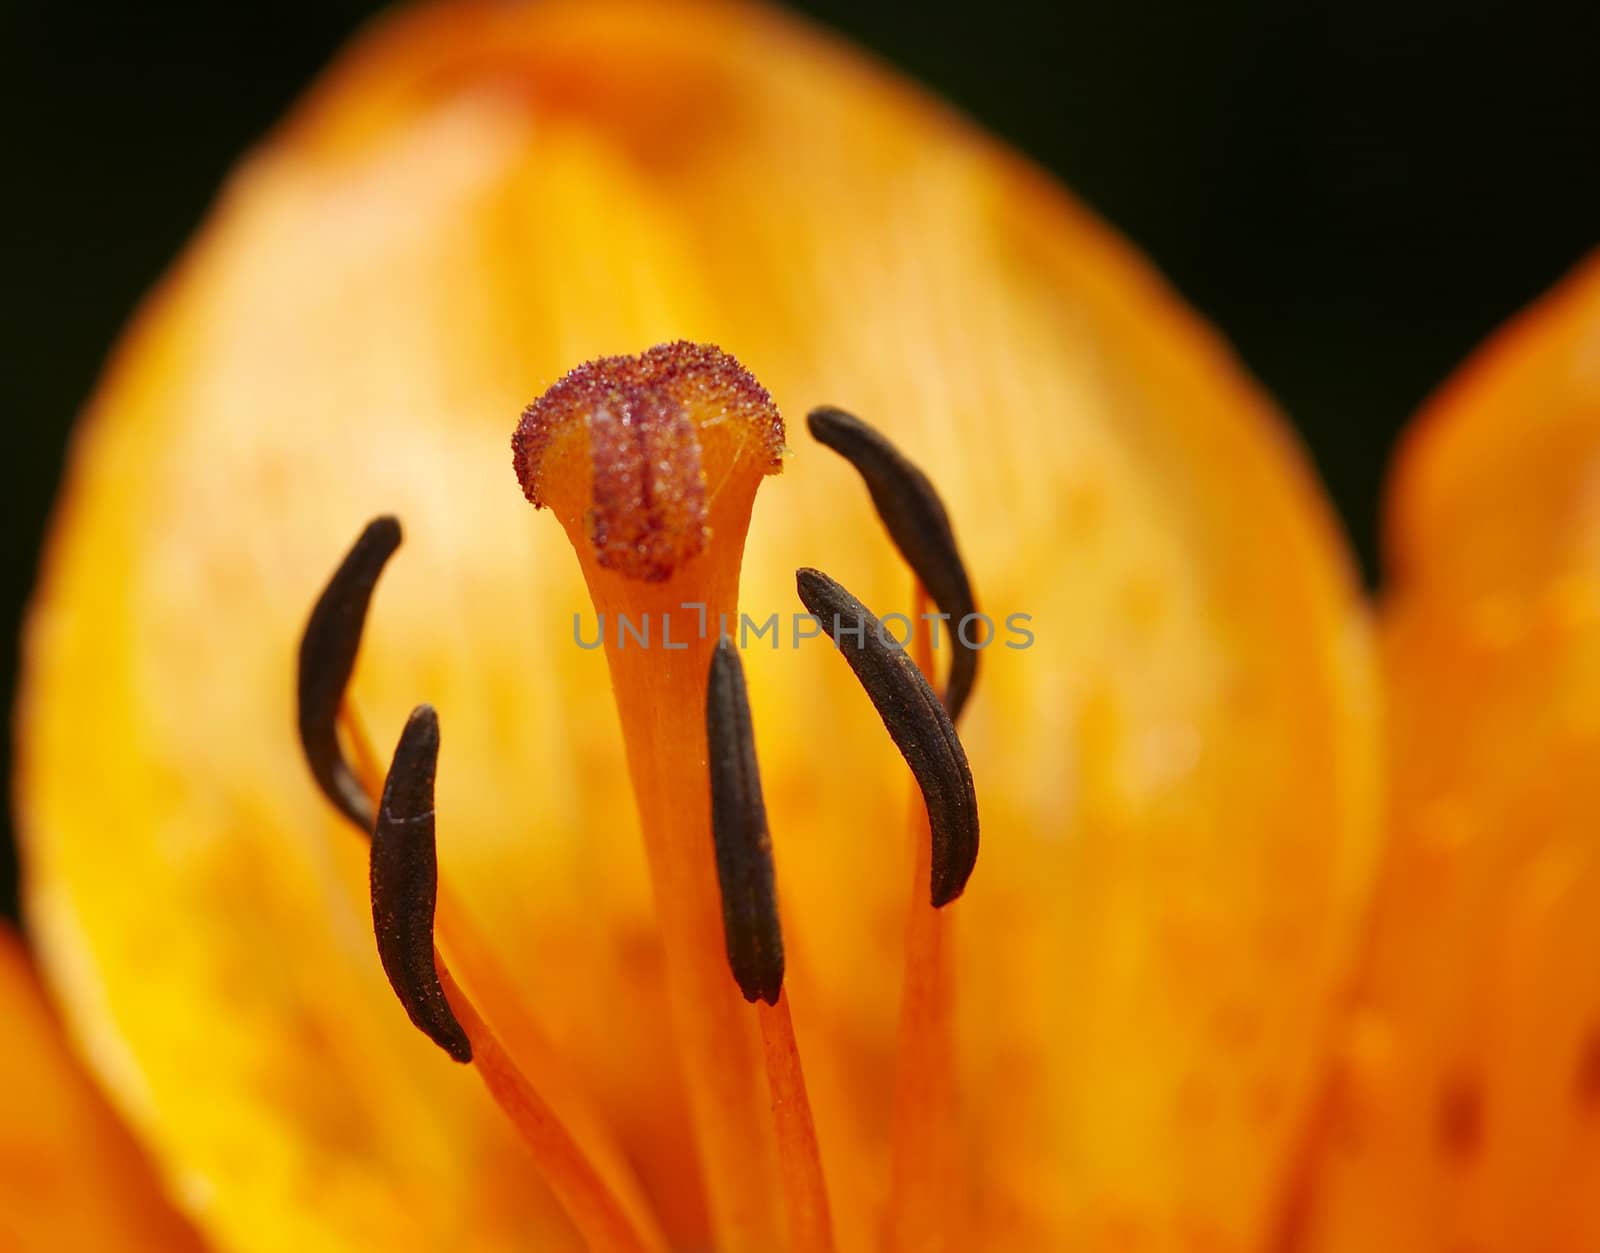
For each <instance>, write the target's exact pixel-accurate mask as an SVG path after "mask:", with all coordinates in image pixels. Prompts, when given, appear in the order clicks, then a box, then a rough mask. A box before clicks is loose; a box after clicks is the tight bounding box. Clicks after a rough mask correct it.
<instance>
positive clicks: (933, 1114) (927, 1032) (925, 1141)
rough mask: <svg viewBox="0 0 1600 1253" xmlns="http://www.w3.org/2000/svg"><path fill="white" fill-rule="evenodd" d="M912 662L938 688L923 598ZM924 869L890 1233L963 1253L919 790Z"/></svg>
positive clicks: (944, 949)
mask: <svg viewBox="0 0 1600 1253" xmlns="http://www.w3.org/2000/svg"><path fill="white" fill-rule="evenodd" d="M914 600H915V613H914V615H913V621H914V622H915V624H916V626H915V631H914V634H913V639H912V645H911V646H912V649H913V652H912V656H913V658H914V659H915V660H916V663H917V665H918V666H919V667H920V668H921V670H922V672H923V674H924V675H926V676H928V679H929V681H930V682H932V681H933V680H934V677H935V676H934V663H933V644H932V640H931V638H930V637H929V633H928V626H927V621H926V619H925V618H924V617H923V614H924V613H925V612H926V611H927V608H928V597H927V593H926V592H925V591H924V590H923V588H922V586H921V584H920V583H919V584H918V585H917V586H916V591H915V597H914ZM909 825H910V829H911V839H912V843H913V844H914V846H915V850H916V851H915V857H916V869H915V872H914V874H913V879H912V886H911V912H910V916H909V919H908V922H907V927H906V972H905V985H904V989H903V992H902V999H901V1005H900V1042H899V1052H898V1056H897V1062H896V1069H895V1090H894V1140H893V1175H892V1178H891V1183H890V1194H889V1232H890V1245H891V1247H892V1248H893V1249H896V1250H904V1251H905V1253H911V1251H913V1250H915V1251H916V1253H928V1251H929V1250H937V1249H945V1248H960V1247H961V1246H962V1238H961V1231H960V1224H959V1215H958V1214H957V1213H953V1212H952V1210H953V1209H954V1208H955V1206H956V1202H957V1199H958V1192H959V1185H960V1177H959V1174H958V1165H959V1160H958V1154H959V1142H958V1139H957V1134H956V1132H957V1128H956V1114H957V1109H956V1090H955V1031H954V1001H955V989H954V970H953V966H952V954H951V938H952V937H951V934H950V930H951V922H952V914H951V912H950V909H949V908H948V907H947V908H945V909H934V908H933V907H932V906H931V905H929V903H928V901H929V877H930V875H931V873H932V844H931V837H930V835H929V832H928V815H927V811H926V810H925V809H924V808H923V803H922V798H921V796H920V795H918V794H917V793H916V792H915V790H914V789H913V793H912V801H911V816H910V824H909Z"/></svg>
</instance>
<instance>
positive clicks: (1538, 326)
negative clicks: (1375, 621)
mask: <svg viewBox="0 0 1600 1253" xmlns="http://www.w3.org/2000/svg"><path fill="white" fill-rule="evenodd" d="M1597 441H1600V252H1597V253H1595V254H1594V255H1593V256H1591V257H1590V258H1589V259H1588V260H1587V261H1585V262H1584V263H1583V264H1582V265H1581V266H1579V267H1578V268H1577V269H1576V270H1575V271H1574V272H1573V273H1572V274H1571V275H1570V276H1569V277H1568V278H1567V279H1566V280H1565V281H1564V282H1563V283H1562V284H1561V285H1560V286H1559V287H1557V288H1556V289H1555V290H1554V291H1552V292H1551V293H1550V294H1549V295H1547V296H1546V297H1545V298H1544V299H1543V300H1541V301H1539V302H1538V303H1537V304H1535V305H1534V306H1533V307H1532V308H1530V309H1528V310H1527V311H1526V312H1524V313H1523V314H1522V315H1521V316H1520V317H1518V318H1517V319H1516V320H1515V321H1513V322H1512V323H1511V324H1510V325H1508V326H1507V327H1506V328H1505V329H1504V330H1502V331H1501V332H1500V333H1499V334H1497V335H1496V336H1495V337H1494V338H1493V339H1491V340H1490V341H1489V343H1488V344H1486V345H1485V346H1484V347H1483V348H1482V349H1481V350H1480V351H1479V352H1478V353H1477V354H1476V355H1475V356H1474V357H1473V358H1472V359H1471V360H1470V361H1469V362H1467V364H1466V365H1464V366H1463V367H1462V368H1461V369H1460V370H1459V371H1457V373H1456V375H1455V376H1454V377H1453V378H1452V379H1451V380H1450V381H1449V383H1448V384H1447V385H1446V386H1445V387H1444V388H1442V389H1441V390H1440V392H1439V394H1438V395H1437V396H1435V397H1434V398H1433V400H1432V401H1431V402H1430V403H1429V404H1428V406H1427V407H1426V408H1425V409H1424V410H1423V412H1422V413H1421V414H1420V415H1419V416H1418V418H1417V420H1416V422H1415V424H1414V425H1413V427H1412V429H1411V431H1410V432H1409V434H1408V437H1407V439H1406V441H1405V443H1404V445H1403V446H1402V449H1401V454H1400V457H1399V459H1398V462H1397V464H1396V466H1395V471H1394V480H1393V483H1392V484H1391V488H1390V492H1389V501H1388V514H1387V518H1386V520H1385V527H1384V531H1385V540H1386V548H1387V553H1386V556H1387V558H1388V565H1389V576H1390V578H1391V580H1392V581H1394V582H1396V583H1400V584H1408V583H1415V582H1427V583H1430V584H1432V583H1440V582H1448V583H1450V584H1451V585H1452V593H1453V594H1454V595H1457V596H1459V597H1461V598H1463V599H1465V598H1466V597H1467V596H1469V595H1470V594H1473V593H1484V592H1494V591H1501V590H1513V589H1514V590H1516V591H1518V592H1520V593H1536V592H1537V590H1538V589H1539V588H1540V587H1541V586H1543V585H1544V584H1545V583H1546V582H1548V580H1549V579H1550V578H1552V577H1553V576H1556V575H1560V574H1562V573H1564V572H1566V571H1569V570H1578V569H1592V568H1593V566H1594V564H1595V561H1596V558H1597V556H1600V491H1597V480H1596V474H1597V470H1596V467H1595V459H1594V447H1595V444H1596V442H1597Z"/></svg>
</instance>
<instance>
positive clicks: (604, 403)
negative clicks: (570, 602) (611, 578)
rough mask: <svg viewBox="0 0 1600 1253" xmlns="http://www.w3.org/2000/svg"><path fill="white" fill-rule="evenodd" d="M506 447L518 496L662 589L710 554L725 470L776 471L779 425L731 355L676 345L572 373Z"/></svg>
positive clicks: (606, 563) (604, 562) (614, 564)
mask: <svg viewBox="0 0 1600 1253" xmlns="http://www.w3.org/2000/svg"><path fill="white" fill-rule="evenodd" d="M511 447H512V453H513V460H514V464H515V467H516V472H517V479H518V481H519V482H520V483H521V484H522V491H523V494H524V495H525V496H526V497H527V498H528V499H529V500H530V501H532V502H533V504H534V505H535V506H536V507H541V508H542V507H545V506H549V507H550V508H551V509H552V510H554V511H555V513H556V514H557V515H558V516H559V517H560V518H561V521H562V525H564V526H566V527H567V529H568V531H569V532H575V534H574V542H577V539H578V536H579V534H581V535H582V537H583V538H584V540H585V541H586V542H587V544H588V545H589V546H590V547H591V548H592V550H593V552H594V554H595V557H596V559H597V560H598V563H599V565H600V566H602V567H603V568H605V569H607V570H612V571H615V572H616V573H618V574H621V575H623V576H624V577H627V578H630V579H637V580H640V581H643V582H646V583H660V582H665V581H666V580H667V579H669V578H671V577H672V575H673V573H674V572H675V571H676V570H678V569H679V568H680V567H681V566H682V565H683V564H684V563H685V562H687V561H689V560H691V559H692V558H694V557H697V556H699V555H700V554H701V553H702V552H703V551H704V550H705V547H706V543H707V541H708V539H709V536H710V531H711V526H712V523H711V517H712V512H713V510H712V501H713V497H714V495H715V493H716V492H717V491H718V490H720V489H721V488H722V487H723V486H724V484H725V483H726V480H727V477H728V475H729V474H730V473H732V472H733V471H734V470H735V469H737V468H738V467H739V466H740V465H741V464H744V465H748V466H753V468H754V469H755V470H756V473H757V474H758V475H759V474H770V473H774V472H775V471H776V470H777V469H778V468H779V465H780V462H779V456H780V454H781V452H782V450H783V422H782V420H781V419H780V418H779V416H778V411H777V408H776V407H775V406H774V405H773V403H772V398H771V396H769V395H768V394H767V392H766V389H765V388H763V387H762V386H761V384H760V383H758V382H757V381H756V380H755V378H754V376H753V375H751V374H750V372H749V371H748V370H746V369H745V368H744V367H743V366H741V365H740V364H739V363H738V362H737V361H735V360H734V359H733V358H732V357H731V356H729V355H728V354H727V353H725V352H723V351H722V350H721V349H720V348H716V347H714V346H712V345H709V344H691V343H687V342H684V341H679V342H676V343H671V344H661V345H658V346H657V347H655V348H651V349H649V350H648V351H646V352H644V353H641V354H640V355H639V356H637V357H602V358H600V359H599V360H596V361H591V362H589V363H588V364H586V365H582V366H579V367H578V368H577V369H575V370H573V371H571V372H570V373H569V374H567V375H566V376H564V377H563V378H562V379H560V380H559V381H558V382H557V383H556V384H555V385H554V386H553V387H551V388H550V389H549V390H548V391H547V392H545V394H544V395H543V396H541V397H540V398H539V399H538V400H536V401H534V402H533V404H531V405H529V406H528V407H527V409H526V410H525V411H524V412H523V414H522V419H521V421H520V422H518V424H517V429H516V431H515V433H514V434H513V435H512V437H511Z"/></svg>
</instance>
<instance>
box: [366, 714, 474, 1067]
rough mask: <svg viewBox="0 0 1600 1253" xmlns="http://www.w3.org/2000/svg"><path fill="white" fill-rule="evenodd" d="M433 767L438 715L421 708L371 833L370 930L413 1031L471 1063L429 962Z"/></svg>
mask: <svg viewBox="0 0 1600 1253" xmlns="http://www.w3.org/2000/svg"><path fill="white" fill-rule="evenodd" d="M438 764H439V718H438V715H436V714H435V713H434V712H433V706H432V705H418V706H417V707H416V708H415V709H413V710H412V711H411V717H410V718H408V719H406V729H405V730H404V731H402V732H401V733H400V743H399V744H398V745H397V746H396V748H395V750H394V763H393V764H392V765H391V766H390V767H389V778H388V779H387V780H386V781H385V783H384V785H383V802H382V804H380V805H379V806H378V821H377V825H376V827H374V829H373V832H372V929H373V932H374V933H375V934H376V935H377V937H378V958H379V960H381V961H382V962H383V972H384V974H386V975H388V976H389V983H390V984H391V985H392V986H393V988H394V992H395V995H396V996H398V997H399V998H400V1004H401V1005H403V1006H404V1007H405V1011H406V1013H407V1014H408V1015H409V1016H410V1018H411V1021H412V1022H413V1023H414V1024H415V1025H416V1027H417V1030H419V1031H421V1032H422V1034H423V1035H425V1036H427V1037H428V1039H430V1040H432V1041H433V1042H434V1043H435V1044H437V1045H438V1046H439V1047H440V1048H442V1049H443V1050H444V1051H445V1052H446V1053H448V1054H450V1056H451V1057H452V1058H454V1059H455V1060H456V1061H458V1062H470V1061H471V1060H472V1041H471V1040H469V1039H468V1038H467V1033H466V1032H465V1031H464V1030H462V1027H461V1024H460V1023H459V1022H457V1021H456V1016H455V1013H454V1011H452V1010H451V1008H450V1002H449V1000H448V999H446V997H445V994H444V988H442V987H441V986H440V984H439V972H438V968H437V967H436V966H435V965H434V956H433V953H434V949H433V909H434V902H435V900H436V899H437V897H438V894H439V862H438V854H437V852H436V850H435V847H434V817H433V779H434V773H435V771H436V769H437V768H438Z"/></svg>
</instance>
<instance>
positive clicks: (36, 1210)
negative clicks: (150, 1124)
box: [0, 926, 200, 1253]
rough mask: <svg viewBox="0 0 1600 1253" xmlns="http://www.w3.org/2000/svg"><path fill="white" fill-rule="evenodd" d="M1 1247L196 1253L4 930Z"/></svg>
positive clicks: (0, 950)
mask: <svg viewBox="0 0 1600 1253" xmlns="http://www.w3.org/2000/svg"><path fill="white" fill-rule="evenodd" d="M0 1022H4V1023H5V1036H4V1072H5V1082H4V1083H3V1084H0V1249H13V1248H15V1249H18V1250H22V1249H111V1248H116V1249H127V1250H137V1249H149V1250H153V1251H154V1250H159V1251H160V1253H190V1251H194V1253H198V1250H199V1249H200V1241H199V1240H198V1239H197V1238H196V1236H195V1233H194V1231H193V1230H192V1229H191V1228H190V1227H189V1226H188V1225H187V1224H186V1223H185V1222H184V1221H183V1220H182V1219H181V1218H179V1217H178V1215H177V1214H176V1212H175V1211H174V1210H173V1209H172V1207H171V1206H170V1205H169V1204H168V1203H167V1200H166V1198H165V1197H164V1196H163V1195H162V1192H161V1188H160V1185H159V1184H158V1183H157V1181H156V1178H155V1175H154V1174H153V1173H152V1172H151V1170H150V1164H149V1162H148V1161H146V1160H145V1158H144V1156H143V1155H142V1154H141V1153H140V1151H139V1148H138V1146H137V1145H136V1144H134V1142H133V1140H132V1138H131V1137H130V1136H129V1135H128V1132H127V1129H126V1128H124V1127H123V1126H122V1125H121V1124H120V1123H118V1122H117V1119H116V1116H115V1115H114V1114H113V1113H112V1112H111V1110H110V1108H109V1107H108V1106H107V1105H106V1103H105V1099H104V1098H103V1097H102V1096H101V1095H100V1094H99V1093H98V1092H97V1091H95V1088H94V1085H93V1084H92V1083H91V1082H90V1081H89V1078H88V1076H86V1075H85V1074H84V1073H83V1071H82V1070H81V1069H80V1068H79V1066H78V1064H77V1061H76V1059H75V1058H74V1057H73V1056H72V1055H71V1053H70V1052H69V1050H68V1047H67V1041H66V1039H65V1037H64V1036H63V1035H62V1033H61V1027H60V1024H59V1023H58V1022H57V1021H56V1017H55V1014H54V1012H53V1011H52V1010H51V1008H50V1006H49V1005H48V1004H47V1003H46V1001H45V998H44V990H43V989H42V988H41V987H40V986H39V982H38V979H37V978H36V977H35V975H34V972H33V970H32V969H31V968H30V966H29V964H28V955H27V953H26V952H25V951H24V950H23V947H22V943H21V941H20V940H19V939H18V938H17V936H16V934H15V933H14V932H12V931H11V929H10V928H9V927H4V926H0Z"/></svg>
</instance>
